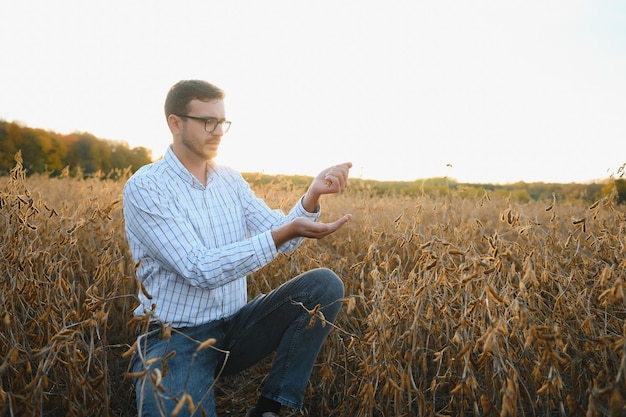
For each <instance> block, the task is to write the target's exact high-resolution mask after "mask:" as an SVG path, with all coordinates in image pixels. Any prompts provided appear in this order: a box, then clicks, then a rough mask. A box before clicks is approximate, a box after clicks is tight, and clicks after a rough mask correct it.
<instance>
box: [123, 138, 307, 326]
mask: <svg viewBox="0 0 626 417" xmlns="http://www.w3.org/2000/svg"><path fill="white" fill-rule="evenodd" d="M301 201H302V199H300V201H299V202H298V203H297V204H296V205H295V206H294V207H293V208H292V209H291V211H290V212H289V213H288V214H287V215H285V213H283V212H282V211H280V210H272V209H270V208H269V207H268V206H267V204H266V203H265V202H264V201H263V200H261V199H258V198H257V197H256V196H255V195H254V193H253V192H252V190H251V189H250V187H249V185H248V183H247V182H246V181H245V180H244V179H243V177H242V176H241V174H239V173H238V172H237V171H235V170H233V169H230V168H227V167H223V166H214V167H212V169H211V170H210V173H209V175H208V178H207V185H206V186H204V185H202V183H201V182H200V181H198V180H197V179H196V178H195V177H194V176H193V175H192V174H191V173H190V172H189V171H188V170H187V169H186V168H185V167H184V166H183V165H182V164H181V163H180V161H179V160H178V158H177V157H176V155H175V154H174V152H173V151H172V149H171V147H170V148H169V149H168V150H167V152H166V154H165V156H164V157H163V159H161V160H159V161H157V162H154V163H152V164H149V165H146V166H144V167H142V168H140V169H139V170H138V171H137V172H136V173H135V174H134V175H133V176H132V177H131V178H130V179H129V180H128V182H127V183H126V185H125V186H124V219H125V227H126V236H127V239H128V243H129V246H130V250H131V253H132V255H133V258H134V261H135V262H136V263H139V266H138V268H137V278H138V279H139V280H140V281H141V282H142V283H143V286H144V287H145V289H146V291H147V293H148V294H150V296H151V298H148V297H146V296H145V295H144V294H143V293H142V292H141V291H140V292H139V300H140V302H141V304H140V305H139V307H137V309H136V310H135V315H143V314H145V311H144V310H145V309H147V310H152V306H153V305H154V306H155V309H154V312H155V313H156V316H157V317H158V319H159V320H161V321H163V322H165V323H172V325H173V326H174V327H186V326H196V325H199V324H203V323H206V322H208V321H212V320H217V319H220V318H224V317H229V316H231V315H233V314H235V313H236V312H237V311H238V310H239V309H240V308H241V307H242V306H243V305H245V303H246V302H247V291H246V275H247V274H250V273H252V272H254V271H256V270H258V269H260V268H261V267H263V266H265V265H266V264H268V263H269V262H270V261H272V260H273V259H275V258H276V257H277V256H278V253H279V252H290V251H293V250H294V249H296V248H297V247H298V245H299V244H300V243H301V242H302V240H303V239H302V238H297V239H293V240H291V241H289V242H287V243H285V244H284V245H282V246H281V247H280V248H279V250H277V249H276V246H275V244H274V241H273V239H272V236H271V230H272V229H274V228H276V227H278V226H280V225H283V224H286V223H288V222H290V221H291V220H293V219H295V218H296V217H301V216H306V217H308V218H310V219H312V220H314V221H316V220H317V219H318V217H319V212H318V213H310V212H307V211H306V210H305V209H304V207H303V206H302V202H301Z"/></svg>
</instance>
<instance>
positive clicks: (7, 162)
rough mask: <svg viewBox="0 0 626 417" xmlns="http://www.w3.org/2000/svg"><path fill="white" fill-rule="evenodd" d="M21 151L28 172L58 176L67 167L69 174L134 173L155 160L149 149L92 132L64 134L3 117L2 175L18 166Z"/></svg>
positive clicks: (0, 128) (0, 125)
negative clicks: (9, 120) (108, 138)
mask: <svg viewBox="0 0 626 417" xmlns="http://www.w3.org/2000/svg"><path fill="white" fill-rule="evenodd" d="M18 152H21V153H22V159H23V166H24V168H25V169H26V171H27V173H28V174H29V175H31V174H48V175H51V176H57V175H60V174H61V173H62V172H63V170H64V169H66V168H69V171H70V172H69V173H70V175H76V174H77V173H79V172H80V173H82V175H92V174H95V173H97V172H101V173H103V174H105V175H111V174H112V173H115V172H121V171H124V170H127V169H130V170H131V171H132V172H135V171H136V170H137V169H139V168H140V167H141V166H143V165H146V164H148V163H150V162H152V153H151V152H150V150H149V149H147V148H144V147H135V148H131V147H129V146H128V144H127V143H126V142H123V141H113V140H106V139H100V138H97V137H95V136H94V135H92V134H91V133H71V134H67V135H64V134H60V133H57V132H53V131H50V130H44V129H37V128H30V127H26V126H22V125H20V124H18V123H15V122H7V121H4V120H0V175H6V174H8V173H9V172H10V171H11V169H12V168H13V167H14V166H15V155H16V154H17V153H18Z"/></svg>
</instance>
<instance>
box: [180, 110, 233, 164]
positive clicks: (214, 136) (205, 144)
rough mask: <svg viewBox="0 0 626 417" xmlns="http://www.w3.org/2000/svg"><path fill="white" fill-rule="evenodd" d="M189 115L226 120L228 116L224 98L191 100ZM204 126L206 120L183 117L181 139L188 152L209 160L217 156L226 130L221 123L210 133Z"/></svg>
mask: <svg viewBox="0 0 626 417" xmlns="http://www.w3.org/2000/svg"><path fill="white" fill-rule="evenodd" d="M187 115H188V116H193V117H200V118H214V119H218V120H224V119H225V117H226V110H225V107H224V100H212V101H201V100H192V101H191V102H189V106H188V111H187ZM204 126H205V122H203V121H201V120H194V119H190V118H182V128H181V131H180V140H181V143H182V145H183V147H184V148H185V149H186V151H187V152H189V153H191V154H193V155H194V156H196V157H198V158H200V159H203V160H207V161H208V160H210V159H213V158H215V157H216V156H217V149H218V148H219V145H220V141H221V140H222V135H223V134H224V130H223V127H222V125H221V124H220V125H218V126H217V127H216V129H215V131H213V133H209V132H207V131H206V130H205V128H204Z"/></svg>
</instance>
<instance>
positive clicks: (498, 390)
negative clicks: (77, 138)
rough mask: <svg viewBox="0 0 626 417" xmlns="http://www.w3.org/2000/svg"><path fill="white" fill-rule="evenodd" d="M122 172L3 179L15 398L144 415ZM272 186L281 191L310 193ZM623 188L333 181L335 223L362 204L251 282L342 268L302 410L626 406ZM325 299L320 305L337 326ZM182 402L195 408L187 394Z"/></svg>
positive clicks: (284, 197)
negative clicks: (406, 186) (132, 363)
mask: <svg viewBox="0 0 626 417" xmlns="http://www.w3.org/2000/svg"><path fill="white" fill-rule="evenodd" d="M122 187H123V181H111V180H106V179H100V178H94V179H86V180H82V179H72V178H69V177H62V178H56V179H50V178H46V177H30V178H26V177H25V175H24V172H23V171H22V169H21V166H20V165H19V164H18V165H17V166H16V168H15V169H14V170H13V172H12V174H11V176H10V177H7V178H2V179H0V239H1V240H0V247H1V252H0V259H1V262H0V285H1V286H2V290H1V291H0V319H1V320H0V328H1V331H0V382H1V385H0V410H1V411H2V413H3V415H7V416H35V415H37V416H39V415H45V416H47V415H50V416H56V415H64V416H65V415H67V416H86V415H98V416H134V415H135V413H136V410H135V404H134V393H133V390H132V387H131V379H132V377H133V375H128V374H126V371H127V364H128V357H129V356H130V354H131V353H132V352H134V351H135V349H137V345H136V343H135V335H134V334H133V332H134V330H135V328H136V327H137V324H138V322H140V321H138V320H131V312H132V309H133V308H134V306H135V305H136V297H135V293H136V291H137V290H138V288H137V285H136V283H135V279H134V274H133V271H134V265H133V264H132V261H131V259H130V256H129V253H128V248H127V245H126V243H125V241H124V230H123V218H122V202H121V191H122ZM256 191H257V194H258V195H259V196H260V197H262V198H265V199H266V200H267V201H268V202H269V203H270V205H272V206H276V207H281V208H289V206H290V205H291V204H293V202H294V201H295V200H296V199H297V198H298V196H299V195H300V193H302V192H303V190H302V189H299V188H297V187H293V186H287V185H285V184H281V183H276V184H270V185H265V186H263V187H259V188H258V189H257V190H256ZM613 201H614V200H613V199H612V198H611V197H608V198H606V199H603V200H600V201H598V202H596V203H595V204H593V205H591V206H589V205H587V204H585V203H583V202H582V201H578V200H576V201H563V202H562V201H552V202H530V203H524V204H518V203H516V202H514V201H511V200H507V199H504V198H500V197H494V196H490V195H489V194H484V195H482V196H462V195H459V194H455V195H446V196H432V195H420V196H413V197H407V196H386V197H379V196H374V195H373V194H372V193H370V192H369V191H368V189H367V188H364V187H362V188H359V187H358V186H357V187H353V188H351V189H349V190H348V191H347V192H345V193H343V194H341V195H336V196H332V197H328V198H325V199H324V201H323V202H322V204H323V206H324V215H323V219H322V220H324V219H326V220H334V219H335V218H337V217H338V216H340V215H342V214H344V213H352V214H353V216H354V217H353V219H352V221H351V222H350V223H348V224H347V225H346V226H345V227H344V228H343V229H341V230H340V231H339V232H337V233H336V234H335V235H332V236H330V237H328V238H326V239H323V240H320V241H306V242H305V243H304V244H303V246H302V247H301V248H300V249H299V250H298V251H297V252H295V253H293V254H291V255H289V256H284V255H283V256H281V257H279V259H278V260H277V261H276V262H274V263H272V264H270V265H268V266H266V267H265V268H263V269H262V270H261V271H258V272H257V273H255V274H253V275H252V276H250V277H249V291H250V295H254V294H256V293H258V292H259V291H264V292H266V291H268V290H270V289H271V288H273V287H275V286H276V285H277V284H279V283H281V282H283V281H285V280H287V279H289V278H290V277H292V276H293V275H295V274H297V273H299V272H301V271H303V270H306V269H309V268H312V267H318V266H324V267H328V268H331V269H333V270H334V271H336V272H337V273H338V274H339V275H340V276H341V277H343V279H344V283H345V287H346V294H347V297H346V299H344V300H343V302H344V303H345V306H344V309H343V310H342V313H341V314H340V317H339V319H338V321H337V322H336V323H335V325H334V326H335V327H334V329H333V331H332V332H331V335H330V337H329V339H328V341H327V342H326V344H325V345H324V347H323V350H322V352H321V353H320V357H319V361H318V366H317V367H316V369H315V371H314V374H313V376H312V378H311V381H310V384H309V389H308V392H307V403H308V406H307V409H306V410H305V415H310V416H322V415H330V416H357V417H360V416H363V417H365V416H377V417H379V416H389V417H391V416H394V417H396V416H397V417H399V416H436V415H439V416H444V415H448V416H463V415H466V416H535V415H559V416H566V415H572V416H585V415H586V416H601V415H609V414H611V415H620V413H624V400H623V397H624V395H626V390H625V381H626V379H625V376H624V372H625V371H626V354H625V351H626V323H625V321H624V319H625V318H626V297H625V291H626V284H625V280H626V273H625V271H626V258H625V253H626V247H625V246H626V215H625V210H624V207H621V206H615V205H614V204H613ZM320 313H321V311H318V309H317V308H316V309H314V310H312V311H309V314H311V322H312V323H313V322H314V320H321V321H322V323H323V324H327V323H326V322H325V320H324V317H323V315H321V314H320ZM163 331H164V332H171V331H175V330H173V329H169V328H167V327H165V328H164V329H163ZM164 335H165V337H167V334H165V333H164ZM214 342H215V341H214V340H212V339H209V340H206V341H199V342H198V345H199V347H198V349H199V350H200V349H205V348H213V346H212V345H213V343H214ZM165 360H166V358H164V362H165ZM268 366H269V360H268V361H267V362H264V363H262V364H260V365H259V366H257V367H254V368H253V369H250V370H248V371H245V372H244V373H243V374H240V375H238V376H235V377H229V378H222V379H221V380H219V381H218V385H217V386H216V388H215V389H216V392H217V395H218V411H219V412H221V413H222V414H224V415H226V414H227V413H228V415H238V413H240V414H241V415H243V414H244V413H245V410H246V409H247V408H249V407H250V406H251V405H252V404H253V402H254V399H255V398H256V395H257V391H256V388H257V385H259V384H260V383H262V381H263V377H264V375H265V373H266V372H267V368H268ZM166 369H167V368H166V367H165V368H164V371H165V372H166ZM162 376H163V375H162V371H158V372H154V373H153V374H151V381H152V383H154V384H156V385H158V384H159V381H160V378H161V377H162ZM180 404H181V405H180V408H182V407H189V408H190V409H194V404H193V402H192V401H191V398H190V397H188V396H186V397H185V396H183V397H181V402H180ZM200 412H201V411H198V415H201V414H200ZM294 415H297V413H294Z"/></svg>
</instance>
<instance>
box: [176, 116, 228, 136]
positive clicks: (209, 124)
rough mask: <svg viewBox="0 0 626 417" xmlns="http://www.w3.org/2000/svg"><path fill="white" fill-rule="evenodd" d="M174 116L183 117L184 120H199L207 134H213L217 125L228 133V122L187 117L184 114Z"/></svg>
mask: <svg viewBox="0 0 626 417" xmlns="http://www.w3.org/2000/svg"><path fill="white" fill-rule="evenodd" d="M174 116H178V117H184V118H186V119H193V120H199V121H201V122H204V130H206V131H207V132H209V133H213V132H215V129H217V127H218V126H219V125H222V131H223V132H224V133H226V132H228V129H230V121H229V120H219V119H216V118H215V117H196V116H189V115H186V114H175V115H174Z"/></svg>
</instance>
